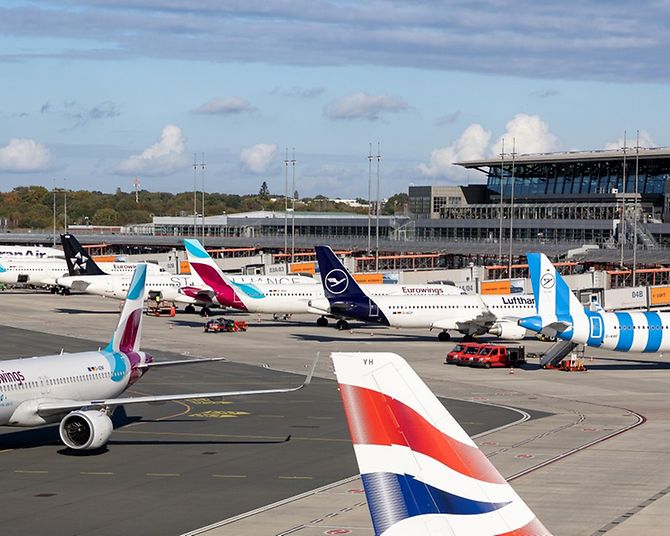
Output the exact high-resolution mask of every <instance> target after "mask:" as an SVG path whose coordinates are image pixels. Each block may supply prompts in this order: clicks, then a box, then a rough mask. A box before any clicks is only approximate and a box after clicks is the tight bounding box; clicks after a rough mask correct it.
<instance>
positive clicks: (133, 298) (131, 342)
mask: <svg viewBox="0 0 670 536" xmlns="http://www.w3.org/2000/svg"><path fill="white" fill-rule="evenodd" d="M146 279H147V265H146V264H145V263H142V264H138V265H137V266H136V267H135V273H134V274H133V279H132V280H131V282H130V286H129V287H128V293H127V294H126V301H125V302H124V304H123V309H122V310H121V316H120V317H119V323H118V325H117V326H116V331H114V335H112V339H111V340H110V341H109V344H108V345H107V347H106V348H105V350H106V351H108V352H123V353H128V352H137V351H139V349H140V338H141V333H142V309H143V307H144V287H145V284H146Z"/></svg>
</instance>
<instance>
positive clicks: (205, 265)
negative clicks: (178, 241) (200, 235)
mask: <svg viewBox="0 0 670 536" xmlns="http://www.w3.org/2000/svg"><path fill="white" fill-rule="evenodd" d="M184 247H185V248H186V256H187V257H188V263H189V266H190V267H191V275H193V276H194V277H195V278H196V281H197V280H198V279H199V280H200V281H201V282H202V283H203V284H204V285H206V286H208V287H210V288H211V289H212V290H213V291H214V292H215V293H216V296H217V300H218V301H219V303H220V304H221V305H224V306H228V307H235V308H238V309H242V308H244V306H243V304H242V301H241V300H240V298H239V296H238V295H237V293H236V292H235V289H234V288H233V286H232V285H231V284H230V281H229V280H228V278H227V277H226V276H225V275H224V274H223V272H222V271H221V268H219V266H218V265H217V264H216V263H215V262H214V259H212V257H211V256H210V255H209V253H207V251H206V250H205V248H204V247H202V244H201V243H200V241H199V240H196V239H193V238H185V239H184Z"/></svg>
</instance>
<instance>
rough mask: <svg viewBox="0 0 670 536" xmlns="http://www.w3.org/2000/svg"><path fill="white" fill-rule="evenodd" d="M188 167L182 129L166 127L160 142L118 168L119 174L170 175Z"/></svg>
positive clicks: (125, 161) (124, 161) (173, 126)
mask: <svg viewBox="0 0 670 536" xmlns="http://www.w3.org/2000/svg"><path fill="white" fill-rule="evenodd" d="M187 166H188V158H187V156H186V143H185V139H184V135H183V133H182V131H181V129H180V128H179V127H178V126H176V125H165V126H164V127H163V131H162V132H161V137H160V140H158V142H156V143H154V144H153V145H152V146H151V147H148V148H147V149H145V150H144V151H142V154H139V155H133V156H131V157H130V158H127V159H126V160H123V161H122V162H121V163H120V164H119V165H118V167H117V173H119V174H137V175H149V176H151V175H170V174H172V173H175V172H177V171H179V170H181V169H184V168H185V167H187Z"/></svg>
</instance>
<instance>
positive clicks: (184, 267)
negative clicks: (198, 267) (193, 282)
mask: <svg viewBox="0 0 670 536" xmlns="http://www.w3.org/2000/svg"><path fill="white" fill-rule="evenodd" d="M179 273H180V274H190V273H191V266H190V265H189V263H188V261H179Z"/></svg>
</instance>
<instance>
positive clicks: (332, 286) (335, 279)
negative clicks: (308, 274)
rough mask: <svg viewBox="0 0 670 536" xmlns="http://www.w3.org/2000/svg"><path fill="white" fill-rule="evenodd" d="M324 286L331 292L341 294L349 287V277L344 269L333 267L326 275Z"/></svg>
mask: <svg viewBox="0 0 670 536" xmlns="http://www.w3.org/2000/svg"><path fill="white" fill-rule="evenodd" d="M324 286H325V287H326V290H327V291H328V292H330V293H331V294H342V293H343V292H344V291H345V290H347V288H349V278H348V277H347V274H346V273H345V272H344V270H342V269H340V268H335V269H333V270H331V271H330V272H328V274H327V275H326V278H325V280H324Z"/></svg>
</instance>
